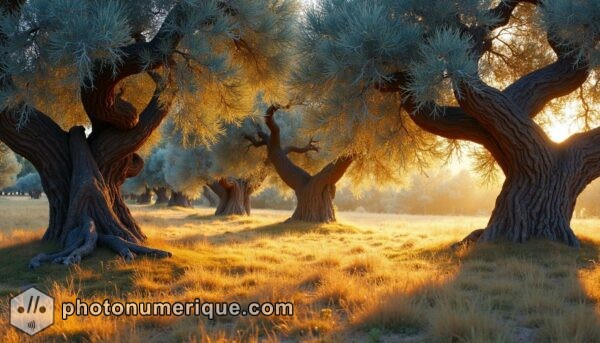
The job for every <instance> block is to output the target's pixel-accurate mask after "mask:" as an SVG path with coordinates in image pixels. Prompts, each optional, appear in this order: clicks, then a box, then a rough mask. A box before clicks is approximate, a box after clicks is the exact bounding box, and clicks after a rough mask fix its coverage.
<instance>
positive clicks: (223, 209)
mask: <svg viewBox="0 0 600 343" xmlns="http://www.w3.org/2000/svg"><path fill="white" fill-rule="evenodd" d="M209 187H210V189H212V190H213V191H214V192H215V194H217V196H218V197H219V205H218V206H217V210H216V211H215V215H216V216H231V215H238V216H249V215H250V214H251V211H252V209H251V204H250V196H251V195H252V193H253V192H254V190H255V189H256V188H258V186H257V185H254V184H252V183H251V182H250V181H248V180H243V179H235V178H227V179H221V180H219V181H218V182H214V183H212V184H210V185H209Z"/></svg>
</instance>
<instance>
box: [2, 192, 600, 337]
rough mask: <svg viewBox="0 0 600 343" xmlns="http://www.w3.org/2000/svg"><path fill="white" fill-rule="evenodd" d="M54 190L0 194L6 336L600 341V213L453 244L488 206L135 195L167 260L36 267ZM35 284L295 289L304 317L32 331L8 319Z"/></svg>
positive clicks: (141, 295) (279, 296)
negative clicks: (224, 213) (158, 204)
mask: <svg viewBox="0 0 600 343" xmlns="http://www.w3.org/2000/svg"><path fill="white" fill-rule="evenodd" d="M45 206H46V204H45V202H44V201H32V200H26V199H20V200H15V199H6V198H0V211H1V212H0V213H2V217H1V218H0V228H1V229H2V230H1V231H0V235H1V236H0V275H2V277H1V278H0V294H1V295H2V297H1V299H2V301H1V303H0V313H2V318H0V323H1V324H0V342H18V341H19V342H20V341H27V340H37V341H65V340H67V341H92V342H97V341H98V342H103V341H106V342H118V341H127V342H137V341H139V342H145V343H146V342H167V341H202V342H221V341H267V342H270V341H274V342H277V341H285V342H289V341H307V342H321V341H326V342H329V341H333V342H347V341H350V342H352V341H354V342H365V341H366V342H369V341H370V342H404V341H405V342H530V341H539V342H582V343H583V342H586V343H587V342H600V321H599V318H600V264H599V261H600V230H598V226H599V225H600V222H599V221H596V220H577V221H575V222H574V224H573V226H574V227H575V230H576V231H577V234H578V235H579V237H582V238H583V247H582V248H581V249H579V250H574V249H570V248H567V247H564V246H562V245H559V244H554V243H550V242H540V241H534V242H530V243H527V244H524V245H514V244H494V245H481V246H478V247H476V248H472V249H468V250H467V249H463V250H461V251H457V252H454V251H452V250H450V249H449V248H448V246H449V244H450V243H452V242H455V241H456V240H458V239H460V238H462V237H463V236H464V235H466V234H467V233H469V232H470V231H471V230H473V229H475V228H479V227H482V226H483V225H484V224H485V222H486V218H473V217H424V216H405V215H374V214H359V213H340V215H339V217H340V218H341V219H340V223H338V224H329V225H314V224H281V222H282V221H283V220H284V219H285V218H286V216H288V215H289V213H286V212H279V211H266V210H256V211H254V214H253V216H252V217H249V218H245V217H227V218H215V217H213V216H211V213H212V210H211V209H194V210H190V209H166V208H154V207H139V206H133V212H134V215H135V216H136V217H137V218H138V220H139V221H140V223H141V224H142V226H143V228H144V230H145V232H146V233H147V234H148V236H149V237H150V239H149V244H150V245H152V246H156V247H161V248H164V249H168V250H170V251H171V252H173V254H174V256H173V258H171V259H166V260H152V259H144V258H141V259H139V260H137V261H135V262H133V263H131V264H125V263H123V262H122V261H121V260H120V259H119V258H117V257H115V256H114V255H113V254H112V253H110V252H108V251H100V252H98V253H96V254H95V255H94V256H93V257H92V258H89V259H86V260H84V261H83V262H82V263H81V265H80V266H78V267H73V268H70V269H69V268H65V267H63V266H58V265H45V266H43V267H41V268H39V269H38V270H35V271H28V270H27V269H26V266H27V262H28V260H29V259H30V258H31V257H32V256H33V255H34V254H36V253H37V252H39V251H41V250H43V251H49V250H52V249H53V248H55V247H53V246H51V245H48V244H42V243H39V242H38V240H39V237H40V236H41V234H42V232H43V227H44V226H45V224H46V215H47V209H46V207H45ZM29 285H36V286H38V287H39V288H41V289H42V290H46V291H48V292H50V294H51V295H53V296H54V297H55V299H56V301H57V302H58V303H60V302H62V301H74V299H75V298H76V297H82V298H84V299H86V300H87V301H88V302H91V301H93V300H98V301H101V300H103V299H105V298H110V299H111V300H113V301H117V300H120V301H135V300H140V301H149V300H161V301H191V300H193V299H194V298H197V297H199V298H201V299H202V300H204V301H238V302H240V303H242V304H248V303H250V302H253V301H259V302H265V301H272V302H274V301H292V302H293V303H294V304H295V308H294V310H295V315H294V316H293V317H279V318H277V317H226V318H218V319H215V320H214V321H209V320H207V319H204V318H195V317H170V318H148V317H138V318H135V317H131V318H126V317H119V318H115V317H108V318H104V317H85V318H76V317H71V318H69V319H68V320H67V321H61V320H60V319H59V317H58V316H59V313H58V311H57V314H56V316H57V317H56V318H57V323H56V324H55V325H54V326H52V327H50V328H48V329H46V330H45V331H43V332H42V333H40V334H39V335H37V336H34V337H33V339H30V338H28V337H26V336H25V335H23V334H20V333H18V332H17V331H16V330H15V329H13V328H11V327H9V325H7V321H8V318H7V307H8V299H9V298H10V296H11V295H14V294H16V293H17V292H18V291H19V290H20V289H22V288H25V287H27V286H29Z"/></svg>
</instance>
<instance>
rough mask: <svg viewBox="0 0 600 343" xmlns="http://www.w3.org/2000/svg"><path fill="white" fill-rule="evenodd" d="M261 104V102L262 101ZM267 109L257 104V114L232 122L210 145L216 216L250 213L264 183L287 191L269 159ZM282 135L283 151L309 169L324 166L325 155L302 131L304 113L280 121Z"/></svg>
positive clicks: (211, 183) (294, 114) (291, 113)
mask: <svg viewBox="0 0 600 343" xmlns="http://www.w3.org/2000/svg"><path fill="white" fill-rule="evenodd" d="M259 103H261V104H262V102H260V101H259ZM263 113H264V110H263V109H262V106H257V109H256V111H255V113H254V114H253V115H252V116H250V117H249V118H247V119H245V120H244V121H243V122H242V123H241V124H239V125H238V124H231V125H228V126H227V127H226V128H225V133H224V134H223V136H222V137H220V139H219V141H218V143H216V144H215V145H214V146H213V147H211V154H210V156H211V158H212V163H211V167H210V169H209V175H208V177H209V179H213V180H215V181H213V182H209V184H208V185H209V187H210V188H211V189H212V190H213V191H214V192H215V193H216V194H217V196H218V197H219V199H220V200H219V205H218V206H217V211H216V214H217V215H230V214H238V215H250V212H251V206H250V197H251V195H252V194H254V193H255V192H256V191H257V190H259V189H260V188H261V186H263V185H272V186H275V187H276V188H278V189H279V190H280V191H281V192H285V188H287V187H286V186H285V184H283V183H282V182H281V178H280V177H279V175H278V173H277V170H276V168H274V167H273V165H272V163H271V162H270V161H269V158H268V154H267V151H266V149H264V148H259V149H253V148H252V147H262V146H263V145H265V139H266V138H267V137H268V134H267V133H266V132H267V131H268V128H267V127H266V125H265V123H264V121H263V120H262V118H260V117H262V114H263ZM279 125H281V129H280V135H281V136H282V137H284V139H285V140H286V144H287V147H286V148H285V151H284V154H285V155H286V157H287V158H291V159H292V160H293V161H295V162H296V163H298V164H299V165H301V166H304V167H306V168H315V167H319V166H320V165H322V163H323V160H322V158H321V157H322V156H321V155H319V154H316V152H318V150H319V149H318V147H317V145H316V142H315V141H314V140H313V139H311V138H307V137H305V136H304V135H302V134H301V133H300V131H301V130H302V125H303V122H302V116H301V115H300V113H299V112H290V113H289V116H288V117H286V120H284V121H281V123H280V124H279ZM311 152H312V153H311Z"/></svg>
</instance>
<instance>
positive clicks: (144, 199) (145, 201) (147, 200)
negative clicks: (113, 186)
mask: <svg viewBox="0 0 600 343" xmlns="http://www.w3.org/2000/svg"><path fill="white" fill-rule="evenodd" d="M137 203H138V204H139V205H149V204H151V203H152V191H151V190H150V188H146V191H145V192H144V193H142V194H140V195H139V196H138V198H137Z"/></svg>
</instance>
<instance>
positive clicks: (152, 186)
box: [122, 146, 170, 205]
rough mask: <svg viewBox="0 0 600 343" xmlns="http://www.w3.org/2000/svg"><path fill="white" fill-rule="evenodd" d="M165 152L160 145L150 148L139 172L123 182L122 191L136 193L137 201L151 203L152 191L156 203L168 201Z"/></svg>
mask: <svg viewBox="0 0 600 343" xmlns="http://www.w3.org/2000/svg"><path fill="white" fill-rule="evenodd" d="M165 152H166V151H165V150H164V149H163V148H162V147H160V146H159V147H156V148H154V149H152V151H151V153H150V155H149V156H147V157H146V158H145V160H146V162H145V163H144V168H143V169H142V171H141V173H140V174H139V175H137V176H135V177H133V178H130V179H127V181H125V183H124V184H123V187H122V189H123V191H125V192H126V193H130V194H136V195H138V203H142V204H149V203H151V201H152V192H154V194H155V195H156V204H157V205H161V204H167V203H168V202H169V195H170V194H169V193H170V192H169V185H168V184H167V182H166V181H165V174H164V163H165Z"/></svg>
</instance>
